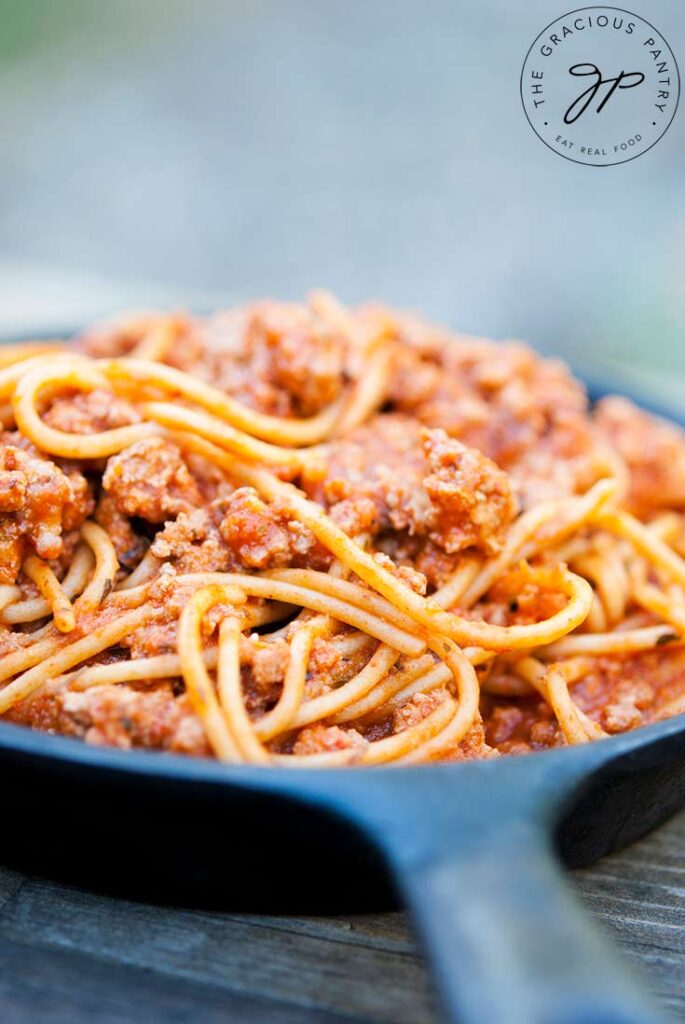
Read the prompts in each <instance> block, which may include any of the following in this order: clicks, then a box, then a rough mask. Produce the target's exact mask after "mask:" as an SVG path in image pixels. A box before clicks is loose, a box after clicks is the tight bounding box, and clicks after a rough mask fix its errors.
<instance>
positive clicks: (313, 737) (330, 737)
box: [292, 722, 367, 757]
mask: <svg viewBox="0 0 685 1024" xmlns="http://www.w3.org/2000/svg"><path fill="white" fill-rule="evenodd" d="M366 745H367V744H366V740H365V739H364V737H363V736H362V735H361V733H359V732H357V730H356V729H342V728H341V727H340V726H339V725H323V724H322V723H320V722H317V723H316V725H308V726H306V727H305V728H304V729H300V731H299V733H298V734H297V739H296V740H295V743H294V745H293V749H292V753H293V754H295V755H299V756H301V757H305V756H308V755H310V754H324V753H326V752H327V751H335V750H351V749H354V748H357V749H359V750H363V749H364V747H366Z"/></svg>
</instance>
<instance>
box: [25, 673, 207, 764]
mask: <svg viewBox="0 0 685 1024" xmlns="http://www.w3.org/2000/svg"><path fill="white" fill-rule="evenodd" d="M6 718H7V719H8V720H9V721H12V722H16V723H18V724H20V725H29V726H32V727H33V728H35V729H43V730H47V731H49V732H61V733H66V734H67V735H72V736H79V737H82V738H83V739H85V740H86V742H87V743H93V744H96V745H98V746H110V747H122V748H127V749H128V748H131V747H147V748H152V749H157V750H168V751H172V752H174V753H183V754H193V755H196V756H200V757H201V756H205V757H206V756H207V755H208V754H209V753H210V751H209V747H208V745H207V740H206V739H205V735H204V730H203V728H202V723H201V722H200V720H199V719H198V718H197V717H196V715H195V713H194V711H193V710H192V707H191V705H190V701H189V699H188V697H187V696H185V695H182V696H180V697H175V696H174V694H173V691H172V689H171V688H170V687H169V686H167V685H163V684H162V685H159V684H158V685H156V686H155V688H154V689H151V690H149V691H144V690H134V689H132V688H130V687H124V686H98V687H94V688H93V689H91V690H84V691H83V692H80V693H79V692H75V691H71V690H66V689H64V687H57V688H54V687H46V688H44V689H43V690H41V691H39V693H38V694H37V695H36V696H35V697H33V698H32V699H31V700H28V701H24V702H23V703H22V704H19V705H17V706H16V707H14V708H13V709H12V710H11V711H10V712H9V713H8V715H7V716H6Z"/></svg>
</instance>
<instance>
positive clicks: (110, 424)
mask: <svg viewBox="0 0 685 1024" xmlns="http://www.w3.org/2000/svg"><path fill="white" fill-rule="evenodd" d="M43 419H44V420H45V422H46V423H47V424H48V425H49V426H51V427H54V428H55V429H56V430H63V431H64V432H65V433H67V434H99V433H100V432H101V431H103V430H113V429H114V428H115V427H126V426H128V425H129V424H131V423H140V421H141V416H140V413H139V412H138V411H137V410H136V409H135V408H134V407H133V406H132V405H131V403H130V402H127V401H126V400H125V399H123V398H117V397H116V396H115V395H113V394H112V393H111V392H110V391H101V390H98V389H96V390H95V391H90V392H87V393H82V392H80V393H78V394H76V395H71V396H70V397H68V398H56V399H55V400H54V401H53V402H52V403H51V405H50V407H49V408H48V409H47V410H46V412H45V413H44V416H43Z"/></svg>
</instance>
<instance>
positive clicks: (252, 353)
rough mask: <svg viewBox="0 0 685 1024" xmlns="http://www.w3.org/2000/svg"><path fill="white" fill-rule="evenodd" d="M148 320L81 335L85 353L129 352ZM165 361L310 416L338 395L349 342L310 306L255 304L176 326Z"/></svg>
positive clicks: (275, 408)
mask: <svg viewBox="0 0 685 1024" xmlns="http://www.w3.org/2000/svg"><path fill="white" fill-rule="evenodd" d="M145 325H146V321H145V320H144V318H143V319H142V320H141V321H140V325H139V329H138V330H137V331H132V330H130V329H128V330H127V329H126V327H125V326H122V324H117V323H115V324H113V325H110V327H109V328H107V327H105V328H104V329H101V330H99V331H97V332H92V333H90V334H88V335H86V336H84V337H83V338H82V339H81V342H80V344H81V346H82V347H83V348H84V349H85V351H86V352H88V353H89V354H90V355H95V356H106V355H110V356H120V355H124V354H128V353H129V352H131V350H132V348H133V347H134V346H135V345H136V344H137V343H138V342H139V341H140V340H141V338H142V336H143V334H144V330H143V328H144V327H145ZM177 328H178V329H177V336H176V338H175V341H174V343H173V344H172V346H171V347H170V348H169V350H168V351H167V352H166V353H165V355H164V356H163V360H164V361H165V362H167V363H170V364H171V365H172V366H175V367H177V368H179V369H181V370H185V371H186V372H187V373H191V374H193V376H195V377H199V378H200V379H201V380H205V381H207V382H209V383H211V384H213V385H214V386H215V387H218V388H220V389H222V390H223V391H226V392H227V393H229V394H231V395H233V396H234V397H235V398H237V399H238V400H239V401H241V402H243V403H244V404H245V405H249V406H251V407H252V408H255V409H259V410H260V411H262V412H268V413H272V414H274V415H278V416H311V415H313V414H315V413H317V412H319V411H320V410H321V409H323V408H325V407H326V406H327V405H329V404H330V403H331V402H333V401H335V399H336V398H337V397H338V396H339V395H340V393H341V391H342V388H343V386H344V382H345V373H344V367H345V358H346V344H347V342H346V339H345V338H344V337H342V336H340V335H339V333H336V332H335V331H333V330H332V329H331V328H330V326H328V325H326V324H324V323H322V321H321V320H320V319H319V318H318V317H317V315H316V314H315V313H314V311H313V310H312V309H310V308H309V307H307V306H301V305H295V304H288V303H280V302H273V301H264V302H256V303H253V304H251V305H248V306H245V307H242V308H241V309H237V310H232V311H229V312H224V313H218V314H216V315H215V316H213V317H208V318H207V319H205V320H204V321H200V320H196V321H192V320H184V321H183V322H181V321H180V320H179V323H178V325H177Z"/></svg>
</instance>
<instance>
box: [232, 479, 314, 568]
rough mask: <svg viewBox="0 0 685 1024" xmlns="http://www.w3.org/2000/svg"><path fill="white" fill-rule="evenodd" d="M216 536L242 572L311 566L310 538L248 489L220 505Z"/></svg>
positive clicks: (298, 524)
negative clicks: (220, 539)
mask: <svg viewBox="0 0 685 1024" xmlns="http://www.w3.org/2000/svg"><path fill="white" fill-rule="evenodd" d="M222 508H223V511H224V515H223V518H222V520H221V522H220V523H219V533H220V535H221V537H222V539H223V541H224V542H225V544H226V545H227V547H228V548H229V550H230V552H231V556H232V559H233V563H234V564H235V565H236V566H242V567H244V568H246V569H273V568H277V567H282V566H286V565H293V564H296V563H299V564H308V565H310V566H311V565H312V562H313V559H312V557H310V556H311V555H312V553H313V551H314V548H315V547H316V546H317V545H316V539H315V537H314V535H313V534H312V533H311V532H310V530H308V529H307V527H305V526H303V525H302V523H300V522H298V521H297V520H295V519H292V518H289V517H288V516H287V514H286V512H285V511H284V510H282V509H280V508H279V507H278V506H277V505H273V504H272V505H266V504H265V503H264V502H263V501H262V500H261V498H260V497H259V495H258V494H257V492H256V491H255V490H253V488H251V487H241V488H239V490H237V491H234V492H233V494H231V495H230V497H229V498H227V499H226V500H225V501H224V502H223V503H222Z"/></svg>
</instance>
